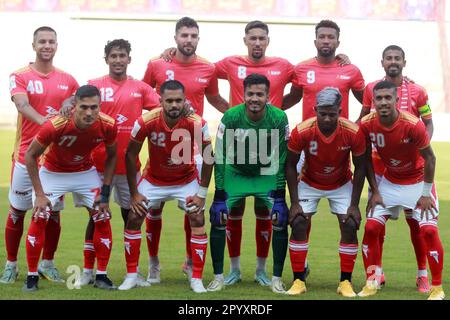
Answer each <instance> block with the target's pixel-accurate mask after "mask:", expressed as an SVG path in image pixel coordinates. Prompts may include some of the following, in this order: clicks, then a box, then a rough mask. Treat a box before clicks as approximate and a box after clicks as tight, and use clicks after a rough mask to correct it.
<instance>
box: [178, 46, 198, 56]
mask: <svg viewBox="0 0 450 320" xmlns="http://www.w3.org/2000/svg"><path fill="white" fill-rule="evenodd" d="M190 47H191V49H192V50H191V51H186V50H185V48H184V47H183V46H177V49H178V50H179V51H180V52H181V53H182V54H183V55H185V56H186V57H190V56H192V55H194V54H195V51H196V50H197V48H196V47H194V46H190Z"/></svg>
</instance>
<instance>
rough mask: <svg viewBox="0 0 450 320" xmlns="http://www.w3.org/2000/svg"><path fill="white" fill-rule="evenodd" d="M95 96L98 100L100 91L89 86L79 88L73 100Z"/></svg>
mask: <svg viewBox="0 0 450 320" xmlns="http://www.w3.org/2000/svg"><path fill="white" fill-rule="evenodd" d="M95 96H97V97H99V98H100V91H99V90H98V88H97V87H96V86H92V85H90V84H86V85H84V86H81V87H79V88H78V90H77V91H76V92H75V100H81V99H84V98H91V97H95Z"/></svg>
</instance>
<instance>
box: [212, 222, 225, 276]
mask: <svg viewBox="0 0 450 320" xmlns="http://www.w3.org/2000/svg"><path fill="white" fill-rule="evenodd" d="M209 238H210V244H211V259H212V262H213V270H214V274H222V273H223V260H224V257H223V256H224V252H225V239H226V236H225V226H223V227H217V226H211V234H210V237H209Z"/></svg>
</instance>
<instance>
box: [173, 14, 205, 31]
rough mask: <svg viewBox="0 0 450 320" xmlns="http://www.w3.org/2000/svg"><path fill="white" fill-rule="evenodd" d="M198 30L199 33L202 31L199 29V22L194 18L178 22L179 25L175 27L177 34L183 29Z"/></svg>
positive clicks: (186, 18)
mask: <svg viewBox="0 0 450 320" xmlns="http://www.w3.org/2000/svg"><path fill="white" fill-rule="evenodd" d="M183 27H186V28H197V30H198V31H200V28H199V27H198V24H197V21H195V20H194V19H192V18H189V17H183V18H181V19H180V20H178V21H177V24H176V25H175V33H177V32H178V30H180V29H181V28H183Z"/></svg>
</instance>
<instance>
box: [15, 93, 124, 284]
mask: <svg viewBox="0 0 450 320" xmlns="http://www.w3.org/2000/svg"><path fill="white" fill-rule="evenodd" d="M99 110H100V92H99V90H98V89H97V88H96V87H94V86H91V85H86V86H82V87H80V88H79V89H78V90H77V91H76V93H75V111H74V113H73V114H72V116H71V117H70V118H64V117H62V116H56V117H54V118H52V119H51V120H49V121H47V122H46V123H44V125H43V126H42V127H41V129H40V130H39V133H38V134H37V136H36V138H35V139H34V140H33V142H32V144H31V145H30V147H29V148H28V151H27V153H26V155H25V163H26V166H27V170H28V173H29V175H30V178H31V182H32V184H33V190H34V193H33V196H34V198H35V200H34V211H33V218H32V219H31V225H30V228H29V229H28V235H27V242H26V251H27V261H28V277H27V280H26V283H25V286H24V288H23V290H24V291H36V290H37V289H38V280H39V277H38V272H37V264H38V261H39V256H40V254H41V250H42V245H43V243H44V241H45V227H46V225H47V223H48V219H49V217H50V211H49V210H51V209H52V208H53V207H54V206H55V205H56V204H57V203H58V199H60V197H61V196H63V195H64V194H66V193H68V192H72V193H73V195H74V200H75V203H76V205H77V206H84V207H86V208H87V209H88V211H89V214H90V215H91V216H92V218H93V220H94V222H95V227H94V228H95V229H94V249H95V253H96V256H97V258H98V267H97V274H96V279H95V282H94V287H97V288H100V289H115V287H114V285H113V284H112V282H111V280H110V279H109V278H108V277H107V271H106V268H107V265H108V261H109V257H110V254H111V248H112V235H111V225H110V222H109V220H110V219H111V214H110V209H109V204H108V202H109V193H110V184H111V181H112V177H113V174H114V168H115V165H116V158H117V156H116V135H117V127H116V124H115V121H114V119H113V118H111V117H109V116H107V115H105V114H103V113H100V112H99ZM100 143H104V144H105V146H106V160H105V174H104V180H103V186H102V184H101V181H100V178H99V177H98V174H97V171H96V169H95V167H94V166H93V162H92V160H91V151H92V150H93V149H94V148H96V147H97V146H98V145H99V144H100ZM47 147H48V149H47ZM46 149H47V151H46ZM44 151H46V153H45V155H44V159H43V166H42V167H41V169H40V170H39V169H38V164H37V159H38V158H39V156H41V155H42V154H43V153H44ZM99 195H100V201H99V203H98V202H97V200H98V199H97V198H98V196H99Z"/></svg>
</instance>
